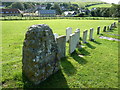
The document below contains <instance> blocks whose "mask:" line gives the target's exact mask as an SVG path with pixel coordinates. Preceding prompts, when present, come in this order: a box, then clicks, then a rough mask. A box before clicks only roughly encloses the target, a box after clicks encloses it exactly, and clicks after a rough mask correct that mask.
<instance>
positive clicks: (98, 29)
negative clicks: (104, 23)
mask: <svg viewBox="0 0 120 90" xmlns="http://www.w3.org/2000/svg"><path fill="white" fill-rule="evenodd" d="M98 34H100V26H98V28H97V35H98Z"/></svg>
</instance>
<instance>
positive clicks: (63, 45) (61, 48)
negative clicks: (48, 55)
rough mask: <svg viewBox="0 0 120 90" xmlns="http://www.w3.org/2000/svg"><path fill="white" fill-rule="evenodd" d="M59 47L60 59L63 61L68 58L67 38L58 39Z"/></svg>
mask: <svg viewBox="0 0 120 90" xmlns="http://www.w3.org/2000/svg"><path fill="white" fill-rule="evenodd" d="M56 41H57V46H58V57H59V58H60V59H61V58H63V57H65V56H66V36H64V35H62V36H59V37H57V38H56Z"/></svg>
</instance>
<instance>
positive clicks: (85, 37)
mask: <svg viewBox="0 0 120 90" xmlns="http://www.w3.org/2000/svg"><path fill="white" fill-rule="evenodd" d="M87 33H88V30H85V31H83V43H87Z"/></svg>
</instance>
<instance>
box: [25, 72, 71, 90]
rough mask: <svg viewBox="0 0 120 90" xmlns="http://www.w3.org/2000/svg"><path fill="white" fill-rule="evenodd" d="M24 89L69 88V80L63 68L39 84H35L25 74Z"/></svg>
mask: <svg viewBox="0 0 120 90" xmlns="http://www.w3.org/2000/svg"><path fill="white" fill-rule="evenodd" d="M23 82H24V89H28V88H67V89H68V90H70V89H69V87H68V85H67V81H66V79H65V77H64V75H63V73H62V71H61V70H59V71H58V72H56V73H55V74H53V75H51V76H50V77H48V78H47V79H46V80H45V81H43V82H41V83H40V84H39V85H34V84H32V82H30V81H28V79H27V78H26V77H25V76H24V75H23Z"/></svg>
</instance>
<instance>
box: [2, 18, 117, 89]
mask: <svg viewBox="0 0 120 90" xmlns="http://www.w3.org/2000/svg"><path fill="white" fill-rule="evenodd" d="M114 21H115V20H68V19H57V20H19V21H1V22H2V87H3V88H29V87H34V88H35V87H47V88H118V42H117V41H109V40H104V39H100V38H99V35H96V29H97V27H98V26H100V27H101V34H103V32H102V29H103V26H105V25H110V24H112V23H113V22H114ZM116 22H117V21H116ZM33 24H48V25H49V26H50V27H51V28H52V30H53V32H54V33H58V34H59V35H65V33H66V28H67V27H72V29H73V31H75V30H76V29H77V28H79V29H80V36H81V37H82V32H83V30H86V29H87V30H89V29H90V28H94V38H95V42H90V41H88V42H89V43H88V44H83V45H84V46H85V47H84V48H82V49H80V50H79V49H76V51H75V52H74V53H73V54H72V55H69V54H68V46H69V45H68V43H67V44H66V45H67V47H66V49H67V50H66V53H67V54H66V58H63V59H62V60H61V70H60V71H59V72H57V73H56V74H54V75H52V76H51V77H49V78H48V79H47V80H46V81H44V82H42V83H41V84H40V85H38V86H34V85H32V84H31V83H30V82H28V81H25V78H22V45H23V40H24V38H25V33H26V31H27V28H28V27H29V26H31V25H33ZM114 32H115V33H117V32H118V28H115V29H114V30H112V32H111V33H114ZM103 35H104V34H103ZM80 54H82V55H84V57H79V55H80Z"/></svg>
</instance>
